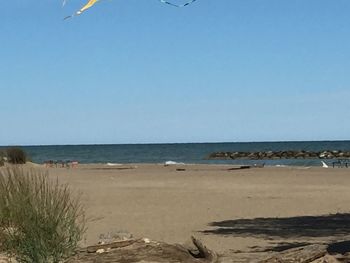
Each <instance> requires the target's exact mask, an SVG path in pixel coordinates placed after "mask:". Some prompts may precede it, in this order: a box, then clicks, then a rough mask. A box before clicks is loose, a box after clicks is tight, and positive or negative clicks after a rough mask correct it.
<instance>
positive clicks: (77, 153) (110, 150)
mask: <svg viewBox="0 0 350 263" xmlns="http://www.w3.org/2000/svg"><path fill="white" fill-rule="evenodd" d="M0 148H4V147H0ZM22 148H23V149H24V150H25V151H26V152H27V153H28V154H29V156H30V159H31V160H32V161H33V162H36V163H43V162H45V161H47V160H71V161H73V160H76V161H79V162H80V163H164V162H166V161H173V162H179V163H186V164H203V163H205V164H259V163H265V164H266V165H289V166H320V165H321V162H320V160H319V159H307V160H303V159H281V160H208V159H207V157H208V156H209V154H211V153H213V152H226V151H230V152H235V151H242V152H244V151H247V152H255V151H285V150H306V151H322V150H342V151H349V150H350V141H304V142H234V143H176V144H110V145H50V146H23V147H22ZM326 162H329V163H331V162H332V160H326Z"/></svg>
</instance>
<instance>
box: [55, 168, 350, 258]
mask: <svg viewBox="0 0 350 263" xmlns="http://www.w3.org/2000/svg"><path fill="white" fill-rule="evenodd" d="M232 167H234V166H229V165H171V166H164V165H161V164H159V165H157V164H131V165H129V164H128V165H118V166H107V165H79V166H78V167H77V168H73V169H67V168H48V170H49V173H50V175H51V176H57V177H58V178H59V180H61V181H62V182H65V183H69V184H70V185H71V187H72V189H73V190H76V191H80V192H81V193H82V200H83V202H84V204H85V207H86V211H87V216H88V218H89V223H88V231H87V233H86V240H85V241H84V242H83V243H84V244H85V245H90V244H94V243H96V242H97V241H98V239H99V236H100V234H103V233H108V232H128V233H131V234H133V235H134V236H136V237H148V238H150V239H154V240H159V241H165V242H168V243H181V244H186V243H187V242H188V241H189V240H190V237H191V235H194V236H196V237H198V238H200V239H201V240H202V241H203V242H204V243H205V244H206V245H207V246H208V247H209V248H211V249H213V250H215V251H217V252H218V253H220V254H221V255H223V256H224V258H226V261H227V262H230V259H233V258H240V257H242V258H243V257H247V255H249V256H253V257H260V256H263V254H264V253H272V252H273V251H278V250H282V249H285V248H287V247H293V246H297V245H299V244H305V243H322V242H329V241H332V240H337V241H339V240H346V239H347V238H349V236H350V214H348V213H349V212H350V207H349V201H350V191H349V185H350V169H346V168H343V169H341V168H335V169H333V168H330V169H323V168H304V167H265V168H251V169H244V170H230V168H232Z"/></svg>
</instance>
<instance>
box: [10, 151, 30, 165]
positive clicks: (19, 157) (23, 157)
mask: <svg viewBox="0 0 350 263" xmlns="http://www.w3.org/2000/svg"><path fill="white" fill-rule="evenodd" d="M6 156H7V160H8V162H9V163H12V164H25V163H26V161H27V154H26V152H25V151H23V150H22V149H21V148H19V147H11V148H8V149H6Z"/></svg>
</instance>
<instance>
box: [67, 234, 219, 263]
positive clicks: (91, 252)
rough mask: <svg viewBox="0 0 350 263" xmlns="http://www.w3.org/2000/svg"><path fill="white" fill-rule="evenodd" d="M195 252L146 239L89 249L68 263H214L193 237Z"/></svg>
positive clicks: (210, 253)
mask: <svg viewBox="0 0 350 263" xmlns="http://www.w3.org/2000/svg"><path fill="white" fill-rule="evenodd" d="M192 242H193V245H194V247H195V248H196V249H195V250H190V249H187V248H185V247H183V246H181V245H170V244H166V243H163V242H154V241H150V240H148V239H137V240H126V241H118V242H113V243H111V244H103V245H96V246H91V247H88V248H87V249H85V250H81V251H80V252H79V253H78V254H77V255H76V256H74V257H73V258H71V259H70V260H69V261H68V263H83V262H84V263H112V262H113V263H114V262H115V263H117V262H118V263H138V262H139V263H141V262H142V263H147V262H149V263H150V262H152V263H180V262H182V263H216V262H218V257H217V255H216V253H215V252H212V251H210V250H209V249H207V248H206V247H205V246H204V245H203V244H202V243H201V242H200V241H199V240H197V239H196V238H194V237H192Z"/></svg>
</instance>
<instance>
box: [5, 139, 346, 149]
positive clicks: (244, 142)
mask: <svg viewBox="0 0 350 263" xmlns="http://www.w3.org/2000/svg"><path fill="white" fill-rule="evenodd" d="M304 142H312V143H315V142H320V143H324V142H350V139H347V140H286V141H273V140H271V141H270V140H266V141H216V142H215V141H212V142H141V143H81V144H79V143H78V144H71V143H68V144H8V145H0V147H45V146H49V147H52V146H109V145H110V146H112V145H181V144H228V143H232V144H238V143H242V144H250V143H304Z"/></svg>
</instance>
